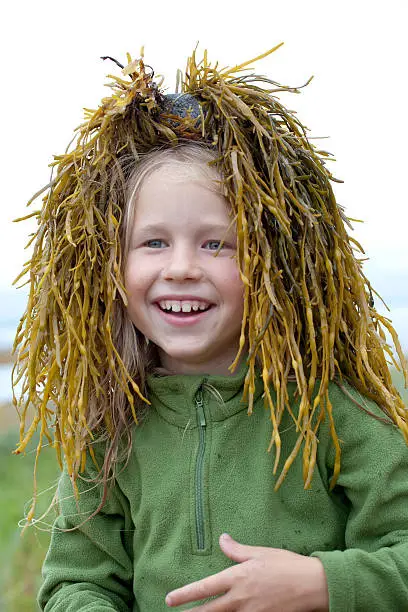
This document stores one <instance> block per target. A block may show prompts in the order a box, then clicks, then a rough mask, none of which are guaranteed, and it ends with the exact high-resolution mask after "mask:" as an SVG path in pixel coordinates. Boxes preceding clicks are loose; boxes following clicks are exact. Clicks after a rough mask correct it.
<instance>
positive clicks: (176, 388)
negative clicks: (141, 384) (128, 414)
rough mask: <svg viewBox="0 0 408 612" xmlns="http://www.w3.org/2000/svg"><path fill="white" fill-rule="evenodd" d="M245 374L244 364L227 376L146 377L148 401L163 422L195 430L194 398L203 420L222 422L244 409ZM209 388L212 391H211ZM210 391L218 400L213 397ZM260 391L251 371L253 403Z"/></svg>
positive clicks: (183, 375) (195, 411)
mask: <svg viewBox="0 0 408 612" xmlns="http://www.w3.org/2000/svg"><path fill="white" fill-rule="evenodd" d="M247 372H248V366H247V364H246V360H242V362H241V364H240V365H239V367H238V368H237V369H236V370H235V372H234V374H233V375H231V376H219V375H210V374H175V375H171V376H157V375H154V374H151V375H149V376H148V377H147V388H148V399H149V400H150V401H152V404H153V406H154V408H155V409H156V410H157V412H158V413H159V414H160V416H162V417H163V418H164V419H165V420H166V421H168V422H170V423H173V424H174V425H178V426H180V427H185V426H186V424H187V423H190V427H196V426H197V403H196V401H197V397H199V394H201V397H202V399H203V402H204V411H205V416H206V419H207V420H210V421H223V420H225V419H227V418H229V417H230V416H232V415H234V414H236V413H237V412H241V411H242V410H246V409H248V401H247V400H245V401H244V400H243V399H242V395H243V391H244V383H245V377H246V374H247ZM211 388H213V389H211ZM214 389H216V391H217V392H218V393H219V395H220V396H221V398H222V403H221V401H220V399H219V397H218V398H217V397H216V393H214ZM262 391H263V382H262V378H261V376H260V373H259V370H257V369H255V390H254V402H255V401H256V400H257V399H258V397H259V396H260V395H261V393H262Z"/></svg>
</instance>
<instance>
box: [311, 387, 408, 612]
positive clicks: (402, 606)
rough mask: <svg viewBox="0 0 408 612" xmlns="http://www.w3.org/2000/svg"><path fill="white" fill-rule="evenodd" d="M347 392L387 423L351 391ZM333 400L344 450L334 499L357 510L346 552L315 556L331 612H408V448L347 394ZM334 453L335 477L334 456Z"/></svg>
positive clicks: (330, 457) (351, 516)
mask: <svg viewBox="0 0 408 612" xmlns="http://www.w3.org/2000/svg"><path fill="white" fill-rule="evenodd" d="M347 393H348V394H351V395H352V396H353V397H354V398H355V400H356V401H358V402H360V404H361V405H362V406H363V407H364V408H365V409H366V410H368V411H370V412H372V413H373V414H375V415H376V416H378V417H381V418H383V419H384V418H386V417H385V415H384V413H383V412H382V411H381V410H380V409H379V407H378V406H377V405H376V404H375V403H374V402H371V401H369V400H367V399H366V398H365V397H362V396H361V395H360V394H359V393H358V392H356V391H355V390H352V389H351V387H349V386H347ZM330 396H331V402H332V405H333V415H334V419H335V425H336V431H337V434H338V437H339V439H340V443H341V447H342V454H341V470H340V476H339V479H338V481H337V484H336V486H335V488H334V490H333V492H332V495H333V496H334V497H336V498H337V500H339V499H343V503H345V504H346V505H347V506H348V509H349V513H348V519H347V524H346V529H345V549H344V550H334V551H316V552H314V553H313V555H312V556H316V557H318V558H319V559H320V560H321V562H322V563H323V566H324V569H325V572H326V577H327V583H328V589H329V609H330V612H363V611H367V610H374V609H375V610H408V447H407V445H406V443H405V440H404V438H403V436H402V434H401V432H400V431H399V430H398V429H397V428H396V427H395V426H394V425H390V424H385V423H384V422H381V421H380V420H378V419H376V418H374V416H370V415H369V414H367V412H365V411H364V410H362V409H361V408H359V407H358V406H357V405H355V404H354V403H353V402H352V401H351V400H350V399H347V398H346V395H345V394H344V392H343V391H342V390H341V389H339V388H337V387H335V388H334V390H333V391H332V392H331V393H330ZM328 448H329V449H330V450H329V451H328V452H327V454H326V466H327V467H328V472H329V473H328V475H330V473H332V470H333V465H334V449H333V445H332V444H330V445H328Z"/></svg>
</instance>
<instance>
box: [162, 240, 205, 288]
mask: <svg viewBox="0 0 408 612" xmlns="http://www.w3.org/2000/svg"><path fill="white" fill-rule="evenodd" d="M202 276H203V271H202V269H201V266H200V264H199V261H198V257H197V253H196V252H195V250H194V248H193V247H192V246H189V245H186V244H178V245H175V246H173V247H172V248H171V249H169V253H168V260H167V262H166V265H165V267H164V269H163V278H164V279H165V280H177V281H182V280H200V279H201V278H202Z"/></svg>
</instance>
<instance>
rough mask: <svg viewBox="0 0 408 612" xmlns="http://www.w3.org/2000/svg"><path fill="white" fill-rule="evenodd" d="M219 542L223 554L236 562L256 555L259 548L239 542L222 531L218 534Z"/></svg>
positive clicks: (241, 561)
mask: <svg viewBox="0 0 408 612" xmlns="http://www.w3.org/2000/svg"><path fill="white" fill-rule="evenodd" d="M219 543H220V548H221V550H222V552H223V553H224V555H226V556H227V557H229V558H230V559H232V560H233V561H236V562H237V563H243V562H244V561H248V560H249V559H253V558H254V557H255V556H256V555H257V551H258V548H259V546H246V545H245V544H240V542H237V541H236V540H234V539H233V538H231V536H230V535H228V533H223V534H222V535H221V536H220V540H219Z"/></svg>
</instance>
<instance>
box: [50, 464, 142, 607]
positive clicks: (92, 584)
mask: <svg viewBox="0 0 408 612" xmlns="http://www.w3.org/2000/svg"><path fill="white" fill-rule="evenodd" d="M89 463H90V460H89V461H88V464H89ZM84 475H85V478H83V476H84ZM84 475H83V474H81V478H78V481H77V482H78V489H79V492H80V496H79V500H76V499H75V496H74V493H73V488H72V485H71V482H70V479H69V477H68V475H67V473H66V471H65V470H64V472H63V473H62V475H61V478H60V481H59V486H58V499H59V504H60V515H59V516H58V518H57V519H56V521H55V523H54V525H53V528H52V534H51V543H50V547H49V550H48V553H47V555H46V558H45V561H44V565H43V572H42V573H43V583H42V585H41V588H40V591H39V593H38V603H39V606H40V609H41V610H44V611H45V612H79V611H80V612H108V611H109V612H112V611H113V610H115V611H118V612H125V611H126V612H127V611H129V610H136V608H135V601H134V595H133V561H132V559H133V544H132V542H133V524H132V522H131V519H130V508H129V502H128V500H127V499H126V498H125V496H124V495H123V493H122V492H121V491H120V489H119V487H118V486H117V485H116V484H115V485H114V486H113V487H109V488H108V491H109V493H108V495H107V499H106V502H105V504H104V506H103V508H102V510H101V511H100V512H99V513H98V514H96V515H95V516H93V517H92V518H90V519H89V520H86V519H87V517H89V516H91V515H92V514H93V512H95V510H96V509H97V508H98V506H99V504H100V501H101V490H102V487H101V485H98V484H95V482H90V481H89V480H90V476H91V477H93V476H95V475H96V470H95V471H94V470H93V469H92V468H91V467H90V466H89V465H87V470H86V471H85V474H84ZM68 530H69V531H68Z"/></svg>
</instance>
